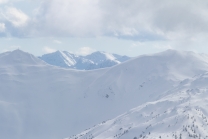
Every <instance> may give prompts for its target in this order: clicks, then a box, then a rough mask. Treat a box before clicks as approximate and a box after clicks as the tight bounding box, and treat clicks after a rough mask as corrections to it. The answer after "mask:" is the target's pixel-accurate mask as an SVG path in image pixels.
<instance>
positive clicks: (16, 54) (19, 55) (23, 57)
mask: <svg viewBox="0 0 208 139" xmlns="http://www.w3.org/2000/svg"><path fill="white" fill-rule="evenodd" d="M0 64H2V65H8V64H9V65H17V64H24V65H27V64H28V65H37V64H44V62H43V61H41V60H40V59H38V58H36V57H35V56H33V55H32V54H29V53H27V52H24V51H22V50H20V49H16V50H14V51H10V52H5V53H2V54H1V55H0Z"/></svg>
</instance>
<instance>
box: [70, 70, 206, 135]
mask: <svg viewBox="0 0 208 139" xmlns="http://www.w3.org/2000/svg"><path fill="white" fill-rule="evenodd" d="M207 82H208V73H205V74H201V75H199V76H196V77H194V78H191V79H186V80H184V81H182V82H181V83H180V84H179V85H178V86H177V87H175V88H174V89H172V90H170V91H167V92H166V93H165V94H164V96H162V97H160V98H158V100H155V101H152V102H147V103H144V104H142V105H140V106H138V107H136V108H134V109H132V110H130V111H128V112H126V113H125V114H123V115H120V116H118V117H116V118H114V119H112V120H109V121H103V122H102V123H100V124H98V125H96V126H94V127H92V128H90V129H87V130H85V131H84V132H82V133H80V134H77V135H74V136H71V137H69V138H67V139H75V138H76V139H91V138H94V139H118V138H119V139H139V138H143V139H148V138H149V139H150V138H151V139H160V138H165V139H176V138H180V139H190V138H200V139H205V138H208V110H207V107H208V103H207V102H208V87H207Z"/></svg>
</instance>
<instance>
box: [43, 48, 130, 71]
mask: <svg viewBox="0 0 208 139" xmlns="http://www.w3.org/2000/svg"><path fill="white" fill-rule="evenodd" d="M39 58H40V59H42V60H43V61H45V62H46V63H48V64H51V65H54V66H59V67H63V68H71V69H79V70H92V69H99V68H106V67H111V66H114V65H117V64H120V63H121V62H124V61H126V60H129V59H130V57H128V56H120V55H117V54H110V53H106V52H100V51H97V52H94V53H92V54H90V55H87V56H79V55H75V54H72V53H69V52H67V51H63V52H62V51H56V52H54V53H49V54H45V55H43V56H41V57H39Z"/></svg>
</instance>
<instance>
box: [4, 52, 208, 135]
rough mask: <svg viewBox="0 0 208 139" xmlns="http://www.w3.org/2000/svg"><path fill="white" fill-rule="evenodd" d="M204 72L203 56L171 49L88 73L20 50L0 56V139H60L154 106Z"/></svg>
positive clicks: (204, 62) (205, 58)
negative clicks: (146, 106) (158, 100)
mask: <svg viewBox="0 0 208 139" xmlns="http://www.w3.org/2000/svg"><path fill="white" fill-rule="evenodd" d="M207 69H208V64H207V56H205V55H199V54H195V53H192V52H178V51H173V50H168V51H165V52H162V53H158V54H153V55H144V56H140V57H137V58H135V59H132V60H130V61H127V62H124V63H122V64H119V65H117V66H114V67H111V68H106V69H102V70H92V71H77V70H69V69H63V68H58V67H54V66H50V65H48V64H46V63H45V62H43V61H41V60H40V59H38V58H36V57H34V56H32V55H31V54H28V53H25V52H22V51H20V50H16V51H13V52H7V53H3V54H0V117H1V118H0V123H1V124H0V130H1V132H0V136H1V137H4V138H12V139H37V138H38V139H57V138H64V137H67V136H68V135H71V134H76V133H79V132H81V131H82V130H83V129H86V128H87V127H91V126H93V125H95V124H97V123H99V122H101V121H104V120H107V119H111V118H112V117H115V116H117V115H119V114H122V113H124V112H125V111H127V110H129V109H131V108H133V107H136V106H138V105H141V104H143V103H147V102H149V101H154V100H156V99H158V98H159V97H161V96H164V94H165V93H166V92H167V91H168V90H171V89H173V88H174V87H175V86H177V85H178V84H179V83H180V81H181V80H184V79H186V78H192V77H193V76H195V75H198V74H202V73H204V72H206V71H207Z"/></svg>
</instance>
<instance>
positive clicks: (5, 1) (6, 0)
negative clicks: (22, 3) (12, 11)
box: [0, 0, 8, 4]
mask: <svg viewBox="0 0 208 139" xmlns="http://www.w3.org/2000/svg"><path fill="white" fill-rule="evenodd" d="M7 2H8V0H0V4H3V3H7Z"/></svg>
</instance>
